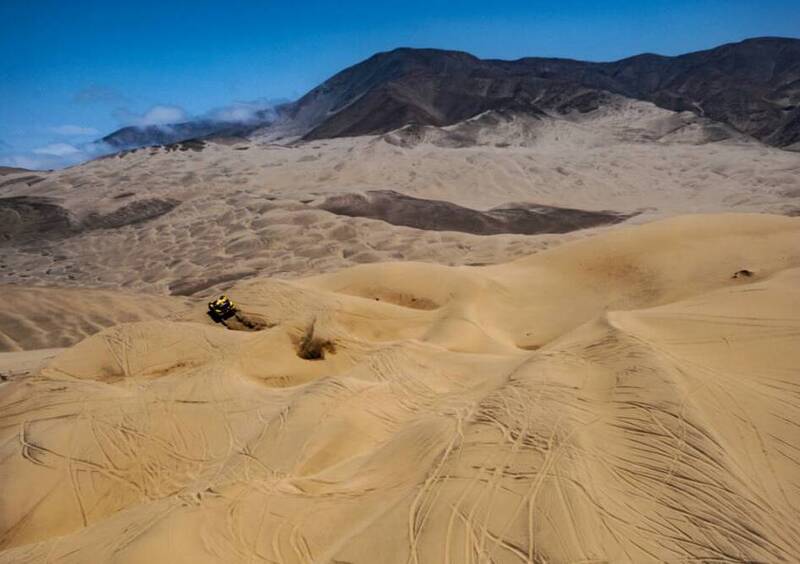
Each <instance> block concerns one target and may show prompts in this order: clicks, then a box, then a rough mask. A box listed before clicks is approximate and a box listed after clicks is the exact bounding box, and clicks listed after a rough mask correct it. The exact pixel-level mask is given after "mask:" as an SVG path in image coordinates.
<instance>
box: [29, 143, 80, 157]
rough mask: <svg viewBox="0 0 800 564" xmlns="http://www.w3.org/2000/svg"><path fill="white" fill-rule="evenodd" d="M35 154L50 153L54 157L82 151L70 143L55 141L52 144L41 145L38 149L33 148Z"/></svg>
mask: <svg viewBox="0 0 800 564" xmlns="http://www.w3.org/2000/svg"><path fill="white" fill-rule="evenodd" d="M33 152H34V154H37V155H49V156H53V157H67V156H69V155H75V154H77V153H80V152H81V151H80V149H78V148H77V147H76V146H74V145H70V144H69V143H53V144H52V145H47V146H45V147H39V148H38V149H34V150H33Z"/></svg>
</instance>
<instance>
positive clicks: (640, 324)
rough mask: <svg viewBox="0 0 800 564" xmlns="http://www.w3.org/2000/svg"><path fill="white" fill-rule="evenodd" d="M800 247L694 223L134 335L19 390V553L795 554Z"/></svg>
mask: <svg viewBox="0 0 800 564" xmlns="http://www.w3.org/2000/svg"><path fill="white" fill-rule="evenodd" d="M798 241H800V220H797V219H792V218H785V217H776V216H754V215H728V216H696V217H685V218H677V219H672V220H668V221H663V222H658V223H655V224H649V225H645V226H640V227H635V228H633V227H631V228H626V229H619V230H616V231H614V232H609V233H605V234H603V235H602V236H597V237H593V238H590V239H585V240H581V241H577V242H572V243H568V244H565V245H562V246H560V247H559V248H556V249H553V250H551V251H547V252H542V253H539V254H537V255H533V256H531V257H528V258H525V259H521V260H518V261H516V262H512V263H508V264H505V265H497V266H491V267H481V268H467V267H460V268H449V267H444V266H436V265H431V264H420V263H417V264H414V263H394V264H392V263H390V264H383V265H363V266H359V267H355V268H351V269H347V270H343V271H340V272H337V273H333V274H327V275H322V276H318V277H314V278H307V279H301V280H298V281H294V282H291V281H280V280H251V281H247V282H241V283H239V284H237V285H236V286H235V287H234V288H233V289H232V291H231V295H232V297H233V298H234V299H235V300H236V301H237V302H238V303H240V304H241V306H242V309H243V310H244V311H245V312H248V313H251V314H258V315H259V316H261V317H262V318H263V319H264V320H266V321H267V322H268V323H267V325H268V326H269V328H267V329H265V330H264V331H261V332H257V333H246V332H237V331H226V330H224V329H222V328H220V327H217V326H213V325H212V324H211V323H210V322H209V321H208V320H207V319H206V318H205V316H204V313H203V311H202V308H200V307H198V308H197V309H196V310H194V311H193V312H191V313H188V314H186V315H185V316H183V318H182V320H181V321H172V322H166V321H156V322H145V323H134V324H126V325H120V326H117V327H113V328H111V329H108V330H106V331H104V332H102V333H100V334H98V335H95V336H93V337H90V338H89V339H87V340H85V341H83V342H82V343H80V344H79V345H77V346H76V347H74V348H72V349H70V350H68V351H66V352H65V353H63V354H62V355H60V356H59V357H57V358H56V359H55V360H54V361H53V362H52V363H51V364H50V365H49V366H48V367H47V368H45V369H44V370H43V371H42V372H41V373H40V374H39V375H38V376H36V377H33V378H29V379H26V380H21V381H17V382H12V383H8V384H5V385H3V386H2V387H0V439H2V443H0V444H2V447H0V448H1V449H2V450H1V451H0V475H3V476H7V477H11V478H12V479H13V480H14V481H15V483H16V484H19V487H16V488H13V489H11V490H8V491H7V493H5V494H4V497H5V499H4V503H3V505H2V508H1V511H0V548H1V549H2V552H0V562H35V561H41V560H44V559H45V558H48V559H52V560H57V561H59V562H84V561H87V560H93V561H98V560H114V561H117V562H134V561H142V560H145V559H147V560H151V561H158V560H169V561H174V562H179V561H186V562H205V561H208V562H230V561H247V560H253V561H272V562H311V561H314V562H403V563H408V562H414V563H422V562H437V563H440V562H451V563H456V562H488V561H491V562H497V563H505V562H509V563H511V562H553V561H557V562H562V561H595V560H600V561H604V560H608V561H635V562H646V561H664V560H667V561H697V560H701V561H702V560H705V561H793V560H797V559H798V558H800V530H798V528H797V523H798V521H800V520H799V519H798V517H800V515H799V514H798V509H797V508H798V507H800V499H799V498H798V496H799V495H800V494H799V493H798V492H800V488H799V487H798V486H800V482H798V476H800V462H799V461H800V456H798V449H800V441H798V434H797V428H798V426H799V425H800V400H798V390H799V389H800V388H798V386H800V381H798V374H797V371H796V367H797V362H798V356H797V351H798V350H800V318H798V313H797V312H798V311H800V246H799V245H798V244H797V243H798ZM743 268H747V269H748V270H750V271H751V272H753V273H754V274H753V276H752V277H749V278H732V274H733V273H735V272H736V271H738V270H740V269H743ZM311 327H313V332H314V335H315V338H316V339H319V340H321V341H324V342H329V343H332V345H334V346H332V347H331V348H329V349H328V350H327V351H326V352H325V353H324V354H322V355H321V356H322V358H320V359H318V360H304V359H302V358H300V357H299V356H298V354H297V352H298V349H299V348H300V346H301V343H303V342H305V341H307V339H306V337H307V336H308V334H309V332H310V330H311V329H310V328H311ZM25 484H36V485H37V487H36V488H27V487H22V486H23V485H25Z"/></svg>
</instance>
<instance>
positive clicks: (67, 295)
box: [0, 285, 189, 352]
mask: <svg viewBox="0 0 800 564" xmlns="http://www.w3.org/2000/svg"><path fill="white" fill-rule="evenodd" d="M0 295H2V297H3V303H4V304H6V305H5V306H4V307H3V308H2V309H0V352H7V351H20V350H35V349H44V348H52V347H68V346H71V345H74V344H75V343H77V342H78V341H80V340H82V339H83V338H85V337H88V336H89V335H93V334H94V333H97V332H98V331H100V330H101V329H105V328H106V327H110V326H112V325H116V324H118V323H129V322H133V321H145V320H153V319H164V318H166V317H169V316H170V315H174V314H178V313H179V312H182V311H184V310H186V309H187V308H188V307H189V302H188V301H187V300H185V299H182V298H169V297H165V296H148V295H143V294H134V293H130V292H120V291H110V290H94V289H88V288H48V287H33V288H31V287H22V286H9V285H0Z"/></svg>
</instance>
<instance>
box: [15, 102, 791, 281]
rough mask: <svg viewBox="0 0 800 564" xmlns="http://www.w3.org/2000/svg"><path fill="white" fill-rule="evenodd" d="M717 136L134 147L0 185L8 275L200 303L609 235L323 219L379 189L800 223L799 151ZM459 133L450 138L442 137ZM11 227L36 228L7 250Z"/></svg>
mask: <svg viewBox="0 0 800 564" xmlns="http://www.w3.org/2000/svg"><path fill="white" fill-rule="evenodd" d="M720 128H722V126H719V125H715V124H713V123H708V122H707V121H703V120H702V119H701V118H697V117H696V116H694V115H693V114H690V113H688V112H683V113H676V112H670V111H667V110H663V109H660V108H657V107H655V106H653V105H652V104H648V103H644V102H633V101H630V100H616V101H615V102H614V103H613V104H609V105H607V106H604V107H603V108H601V109H599V110H597V111H594V112H590V113H588V114H576V115H569V116H562V117H559V118H558V119H555V118H550V117H547V116H544V117H540V118H530V117H525V116H519V115H514V114H508V113H496V112H495V113H487V114H483V115H481V116H478V117H476V118H474V119H471V120H468V121H467V122H464V123H461V124H457V125H455V126H451V127H449V128H424V131H422V132H421V133H420V132H417V133H419V136H418V137H416V138H413V139H410V138H409V135H408V134H409V132H408V131H407V129H403V130H400V131H397V132H393V133H390V134H387V135H383V136H373V137H359V138H352V139H335V140H328V141H319V142H313V143H306V144H302V145H297V146H289V147H287V146H277V145H273V144H270V143H268V142H267V141H266V140H264V139H256V140H253V141H249V142H242V141H241V140H239V141H237V142H235V143H233V144H226V143H221V142H217V143H215V142H209V143H205V144H203V143H200V144H194V145H192V148H191V149H187V150H185V151H184V150H180V148H177V149H176V148H174V147H172V148H171V147H162V148H150V149H140V150H138V151H136V152H129V153H125V154H121V155H119V156H113V157H110V158H105V159H101V160H97V161H93V162H90V163H87V164H85V165H82V166H79V167H74V168H71V169H67V170H62V171H57V172H53V173H46V174H45V173H42V174H40V175H39V176H40V177H41V178H39V179H38V180H37V181H36V182H35V183H32V185H30V184H28V183H26V182H12V183H11V184H8V185H4V186H0V215H2V217H4V218H12V220H13V221H12V220H8V221H3V222H0V283H8V284H20V285H28V284H31V283H36V284H47V285H51V286H77V287H86V286H89V287H106V288H113V289H117V288H120V287H121V288H125V289H128V290H135V291H143V292H147V293H159V294H179V295H201V294H203V293H204V292H207V291H216V289H219V288H224V287H226V286H229V285H230V284H232V283H233V282H235V281H236V280H240V279H246V278H253V277H258V276H278V277H287V278H288V277H296V276H308V275H313V274H318V273H321V272H330V271H334V270H337V269H340V268H344V267H348V266H354V265H358V264H364V263H372V262H381V261H396V260H406V261H424V262H431V263H438V264H446V265H467V264H478V263H481V264H485V263H503V262H507V261H509V260H512V259H515V258H520V257H523V256H526V255H529V254H531V253H534V252H537V251H540V250H542V249H545V248H549V247H552V246H554V245H556V244H559V243H560V242H563V241H569V240H572V239H575V238H580V237H584V236H586V235H590V234H592V233H595V232H602V231H605V230H606V228H605V227H599V228H592V229H583V230H579V231H574V232H571V233H568V234H566V235H553V234H541V235H533V236H531V235H508V234H506V235H491V236H485V235H474V234H470V233H456V232H453V231H428V230H423V229H413V228H408V227H403V226H397V225H391V224H390V223H387V222H385V221H380V220H376V219H368V218H350V217H343V216H341V215H336V214H333V213H330V212H327V211H324V210H321V209H319V206H320V205H322V204H323V202H325V201H326V199H328V198H337V197H348V198H357V197H359V195H363V194H366V193H368V192H370V191H375V190H379V191H380V190H384V191H385V190H391V191H394V192H396V193H399V194H402V195H404V196H407V197H413V198H418V199H425V200H441V201H445V202H449V203H450V204H453V205H455V206H461V207H463V208H469V209H470V210H474V211H475V212H484V213H485V212H488V211H489V210H493V209H495V208H498V207H499V208H504V209H507V208H509V207H512V208H521V209H529V208H530V206H551V207H559V208H574V209H577V210H584V211H585V212H586V214H587V215H591V214H594V213H597V212H601V211H609V212H613V213H616V214H624V215H630V214H636V215H635V217H633V218H632V219H629V220H628V221H629V222H636V223H643V222H647V221H652V220H654V219H658V218H662V217H669V216H673V215H678V214H686V213H720V212H730V211H737V212H766V213H775V214H796V213H798V209H800V206H798V203H797V197H798V194H800V155H798V154H797V153H790V152H786V151H781V150H778V149H775V148H770V147H766V146H764V145H762V144H760V143H757V142H755V141H753V140H750V139H748V138H746V137H743V136H742V135H740V134H736V135H734V134H732V133H731V132H730V131H727V130H725V131H722V133H720V131H719V130H720ZM722 129H724V128H722ZM453 135H455V136H456V137H457V139H458V140H459V143H458V144H455V145H452V144H451V145H448V144H447V143H444V144H443V143H441V142H440V140H441V139H442V138H451V137H452V136H453ZM399 137H402V138H403V140H404V141H403V143H398V141H397V139H398V138H399ZM412 141H413V142H412ZM14 198H16V200H14ZM19 198H24V200H23V203H25V205H26V206H28V208H25V209H31V202H33V203H34V204H36V205H35V206H33V211H36V210H39V211H38V212H37V213H41V215H40V216H38V219H37V218H36V217H32V216H31V217H29V221H28V223H25V222H21V221H18V220H16V219H14V218H17V217H18V215H19V213H20V211H19V210H20V206H21V204H20V200H19ZM37 206H38V207H37ZM432 211H433V210H432ZM4 213H5V215H3V214H4ZM31 213H32V212H31ZM469 213H472V212H469ZM473 215H475V214H473ZM48 218H51V219H53V218H54V219H58V222H55V223H53V222H52V221H50V220H49V219H48ZM442 223H443V222H442ZM14 225H16V226H17V228H18V230H17V231H14V232H13V233H19V230H20V229H25V227H24V226H25V225H27V226H28V228H27V229H28V231H30V230H31V229H33V230H34V231H35V232H37V233H40V236H39V237H38V238H37V239H36V240H35V241H30V240H29V238H28V239H25V240H23V241H21V242H20V241H19V240H17V242H16V243H15V244H14V243H13V242H12V243H9V242H8V239H9V238H10V237H11V235H12V234H13V233H12V232H11V230H12V227H13V226H14ZM59 225H60V226H61V227H60V228H59V227H58V226H59ZM424 225H425V226H428V224H427V223H426V224H424ZM31 226H39V227H35V228H34V227H31ZM43 226H44V227H47V230H45V229H40V228H41V227H43ZM48 226H49V227H48ZM579 226H580V225H579ZM434 227H436V226H434ZM440 227H441V226H440ZM562 228H563V226H561V227H559V226H556V227H555V231H560V230H563V229H562ZM37 230H38V231H37ZM45 231H46V236H45ZM17 237H18V236H17ZM4 240H5V243H4Z"/></svg>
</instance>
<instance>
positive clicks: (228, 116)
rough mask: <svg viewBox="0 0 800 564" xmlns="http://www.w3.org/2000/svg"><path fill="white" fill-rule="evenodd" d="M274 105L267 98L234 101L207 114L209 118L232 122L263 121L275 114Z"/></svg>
mask: <svg viewBox="0 0 800 564" xmlns="http://www.w3.org/2000/svg"><path fill="white" fill-rule="evenodd" d="M273 113H274V112H273V105H272V104H271V103H270V102H268V101H266V100H255V101H253V102H234V103H233V104H231V105H230V106H225V107H223V108H216V109H213V110H211V111H209V112H208V113H207V114H206V117H207V118H208V119H212V120H215V121H225V122H231V123H249V122H252V121H261V120H263V119H264V117H270V116H271V115H272V114H273Z"/></svg>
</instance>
